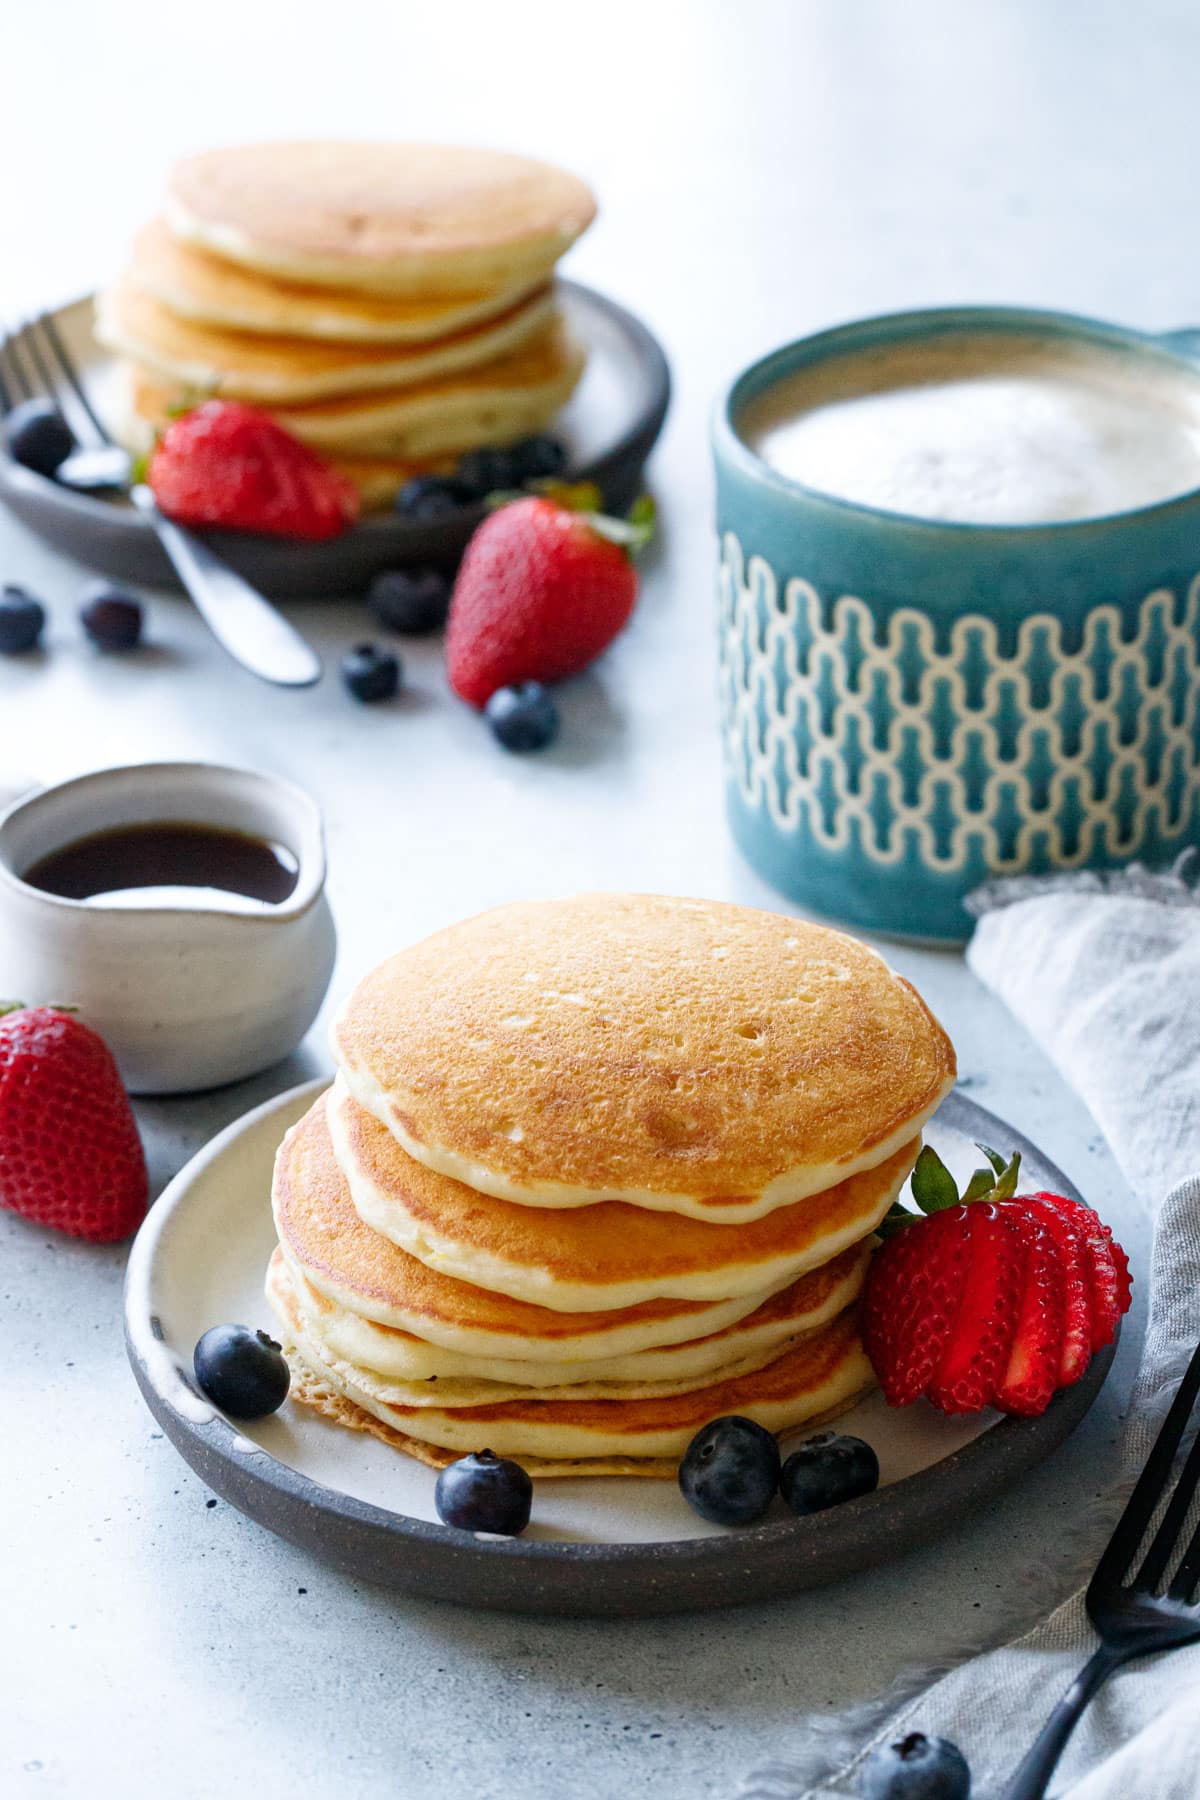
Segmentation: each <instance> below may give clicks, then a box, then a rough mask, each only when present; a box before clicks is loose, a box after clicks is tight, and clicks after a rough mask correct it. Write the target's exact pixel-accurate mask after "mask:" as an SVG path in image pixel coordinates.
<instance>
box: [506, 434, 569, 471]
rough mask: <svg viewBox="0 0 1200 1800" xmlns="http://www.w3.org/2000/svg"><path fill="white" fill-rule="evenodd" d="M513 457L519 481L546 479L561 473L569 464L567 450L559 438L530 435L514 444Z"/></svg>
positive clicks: (510, 453)
mask: <svg viewBox="0 0 1200 1800" xmlns="http://www.w3.org/2000/svg"><path fill="white" fill-rule="evenodd" d="M509 455H510V456H511V457H512V460H513V466H514V468H515V470H516V476H517V480H518V481H546V480H549V479H550V477H551V476H554V475H561V474H562V472H563V470H564V469H565V468H566V466H567V452H566V448H565V447H564V445H562V444H560V443H559V441H558V439H557V438H552V437H528V438H524V439H523V440H522V441H521V443H519V444H514V445H513V447H512V449H511V451H510V452H509Z"/></svg>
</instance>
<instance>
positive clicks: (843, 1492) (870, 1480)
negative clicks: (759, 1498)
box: [779, 1431, 879, 1513]
mask: <svg viewBox="0 0 1200 1800" xmlns="http://www.w3.org/2000/svg"><path fill="white" fill-rule="evenodd" d="M779 1486H780V1489H781V1491H782V1493H783V1497H784V1499H785V1500H786V1501H787V1503H788V1505H789V1506H790V1507H791V1509H792V1511H793V1512H794V1513H815V1512H824V1511H825V1508H826V1507H827V1506H840V1505H841V1503H842V1501H843V1500H857V1498H858V1496H859V1495H860V1494H872V1493H874V1491H875V1489H876V1488H877V1487H878V1486H879V1458H878V1457H877V1456H876V1454H875V1452H874V1451H873V1450H872V1448H871V1446H870V1444H864V1442H863V1440H862V1439H861V1438H856V1437H849V1436H847V1435H845V1434H844V1433H841V1432H837V1431H819V1432H818V1433H817V1435H816V1437H810V1438H807V1439H806V1440H805V1442H804V1443H803V1444H801V1446H800V1448H799V1449H798V1450H793V1452H792V1454H791V1455H790V1456H789V1457H788V1459H787V1461H786V1462H785V1463H784V1465H783V1470H782V1473H781V1474H780V1477H779Z"/></svg>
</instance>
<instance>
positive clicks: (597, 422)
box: [0, 281, 671, 600]
mask: <svg viewBox="0 0 1200 1800" xmlns="http://www.w3.org/2000/svg"><path fill="white" fill-rule="evenodd" d="M558 285H559V289H560V293H561V296H562V302H563V308H564V311H565V312H566V315H567V318H568V319H569V321H570V323H571V326H572V328H573V330H574V331H575V332H576V333H577V335H578V336H579V337H580V338H581V339H582V341H583V343H584V344H585V345H586V346H587V350H588V365H587V369H586V372H585V374H584V377H583V380H582V381H581V382H580V384H579V388H578V390H577V391H576V393H575V394H574V395H573V397H572V399H571V400H570V402H569V404H568V405H567V406H566V407H564V408H563V411H562V412H561V413H560V414H559V415H558V418H557V419H556V420H555V421H554V423H553V425H552V426H551V427H550V429H551V430H552V431H553V432H554V434H555V436H557V437H561V438H562V439H563V441H564V442H565V444H566V445H567V448H568V453H569V456H570V466H569V469H568V475H569V478H570V479H571V480H575V481H595V482H596V483H597V484H598V485H599V487H600V489H601V491H602V492H603V494H604V498H605V503H606V505H607V506H608V507H609V508H610V510H613V511H617V512H624V511H625V510H627V508H628V507H629V505H630V504H631V503H632V501H633V500H634V499H635V498H636V496H637V493H638V490H639V487H640V485H641V479H642V468H643V465H644V463H645V461H646V458H647V457H648V456H649V454H650V451H651V450H652V448H653V447H654V443H655V440H656V439H657V437H658V434H659V432H660V431H661V430H662V424H663V420H664V418H665V417H666V413H667V406H668V403H669V401H670V396H671V377H670V371H669V368H668V365H667V359H666V357H665V355H664V354H663V350H662V347H661V345H660V344H659V342H658V340H657V338H655V337H654V335H653V334H652V333H651V332H650V331H649V330H648V329H647V327H646V326H645V325H643V324H642V323H641V321H640V320H639V319H637V318H635V317H634V315H633V314H632V313H630V312H627V311H626V310H625V308H624V307H623V306H618V305H617V303H616V302H615V301H614V300H609V299H607V298H606V297H605V296H604V295H603V294H598V293H596V292H595V290H594V289H592V288H588V287H583V286H581V285H580V284H579V283H578V282H575V281H561V282H560V283H559V284H558ZM54 316H55V320H56V322H57V324H58V327H59V330H60V331H61V333H62V335H63V338H64V340H65V342H66V344H67V347H68V349H69V350H70V352H71V354H72V356H73V358H74V360H75V362H76V365H77V367H78V368H79V370H80V372H81V374H82V378H83V381H84V385H85V387H86V388H87V390H88V392H89V395H90V396H91V397H92V398H93V401H94V403H95V404H96V405H97V406H98V408H99V410H100V413H101V416H102V417H103V418H105V419H106V421H107V420H110V419H111V420H114V421H115V420H116V419H117V418H118V417H119V413H118V410H117V405H116V399H115V395H114V392H113V385H112V377H113V371H112V365H111V359H110V358H109V356H108V353H107V352H106V351H104V350H102V349H101V348H100V346H99V345H98V344H97V343H96V340H95V338H94V337H93V335H92V302H91V299H90V298H88V299H84V300H77V301H75V302H73V303H72V304H71V305H69V306H65V307H63V308H62V310H61V311H60V312H58V313H56V314H55V315H54ZM64 404H65V406H66V410H67V411H68V413H69V414H70V413H71V401H70V396H69V395H67V396H65V397H64ZM114 435H116V434H115V433H114ZM0 501H3V503H4V504H5V505H6V506H7V507H8V508H9V510H10V512H13V513H15V514H16V516H17V517H18V518H19V519H21V520H22V521H23V522H24V523H25V524H26V525H28V526H29V527H30V529H31V530H33V531H36V532H37V533H38V535H39V536H40V537H44V538H46V539H48V540H49V541H50V542H51V543H52V544H53V545H54V546H55V548H56V549H59V550H65V551H67V552H68V553H69V554H70V555H71V556H74V557H76V558H77V559H78V560H79V561H80V562H82V563H86V564H88V565H89V566H90V567H92V568H94V569H99V570H101V571H102V572H103V573H104V574H105V575H111V576H112V577H114V578H115V579H116V580H119V581H130V582H134V583H137V584H139V585H147V586H151V587H156V586H157V587H172V586H177V585H178V583H177V580H176V577H175V575H174V572H173V570H172V568H171V566H170V564H169V563H168V561H167V558H166V555H165V553H164V551H163V549H162V546H161V545H160V544H159V542H158V539H157V537H156V536H155V535H154V531H153V529H152V527H151V525H150V523H149V521H148V520H146V519H145V518H143V517H142V516H141V515H140V514H138V513H136V512H135V511H134V510H133V508H132V507H131V506H129V504H128V503H127V502H126V501H125V500H123V499H114V498H102V497H100V496H96V495H88V494H77V493H74V492H72V491H71V490H70V489H69V488H64V487H60V486H59V485H58V484H57V483H56V482H53V481H49V480H47V479H46V478H45V477H44V476H41V475H35V474H33V473H32V472H31V471H30V470H29V469H23V468H21V467H20V466H19V465H18V464H17V463H14V462H13V460H12V458H11V457H10V456H9V455H8V453H7V451H6V450H5V449H4V447H3V441H2V437H0ZM482 516H483V513H482V508H480V507H465V508H464V509H463V511H462V512H461V513H460V514H459V515H457V516H456V517H455V518H453V519H450V520H448V521H441V520H439V521H437V522H436V523H429V524H421V523H415V522H413V521H412V520H408V519H402V518H400V517H398V516H397V515H396V514H395V513H390V512H382V513H377V514H370V515H368V516H367V517H366V518H365V519H363V520H362V521H361V522H360V523H359V524H358V525H356V526H354V527H353V529H352V530H350V531H348V532H345V533H344V534H343V535H342V536H341V537H339V538H334V539H332V540H330V541H329V542H328V543H319V544H299V543H296V542H294V541H292V540H288V539H285V538H271V537H265V536H261V537H260V536H255V535H253V534H251V533H248V532H236V531H213V532H210V533H208V534H207V535H208V539H209V541H210V542H211V544H212V546H213V548H214V549H215V550H216V551H217V552H218V553H219V554H220V555H221V556H222V557H224V558H225V560H226V561H227V562H229V563H231V564H232V565H233V567H234V568H235V569H238V570H240V571H241V573H242V574H243V575H245V576H246V577H247V579H248V580H250V581H252V582H253V583H254V584H255V586H256V587H258V588H261V589H262V591H263V592H264V593H267V594H271V595H273V596H275V597H276V598H278V599H296V600H307V599H329V598H336V597H339V596H341V595H343V594H359V593H361V591H362V589H363V588H364V587H365V586H366V584H367V582H368V581H369V580H370V578H371V576H372V575H375V574H377V573H378V572H379V571H380V570H381V569H390V568H396V567H398V566H399V565H401V564H404V563H434V564H438V565H441V566H445V567H453V565H454V564H455V563H456V562H457V560H458V558H459V556H460V555H461V554H462V549H463V546H464V545H465V543H466V541H467V539H468V538H469V537H470V535H471V532H472V531H473V530H474V529H475V526H476V525H477V524H478V523H479V520H480V518H481V517H482Z"/></svg>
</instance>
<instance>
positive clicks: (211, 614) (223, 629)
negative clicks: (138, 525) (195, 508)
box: [130, 482, 321, 687]
mask: <svg viewBox="0 0 1200 1800" xmlns="http://www.w3.org/2000/svg"><path fill="white" fill-rule="evenodd" d="M130 498H131V499H132V501H133V504H134V505H135V506H136V507H137V509H138V511H139V512H141V513H144V514H145V516H146V517H147V518H148V519H149V520H150V523H151V524H152V525H153V526H154V529H155V531H156V532H157V533H158V537H159V542H160V543H161V544H162V547H163V549H164V550H165V551H166V553H167V555H168V556H169V557H170V559H171V561H172V563H174V565H175V570H176V573H177V574H178V576H179V579H180V580H181V581H182V583H183V585H184V587H185V588H186V589H187V591H188V593H189V594H190V595H191V597H192V599H193V601H194V602H195V604H196V609H197V611H198V612H199V613H200V614H201V616H202V618H203V619H204V621H205V623H206V624H207V626H208V628H209V630H210V631H211V632H212V634H213V636H214V637H215V638H216V639H217V642H218V643H219V644H221V645H222V646H223V647H224V648H225V649H226V650H227V651H228V652H229V654H230V656H232V657H233V658H234V660H235V661H236V662H240V663H241V665H242V667H243V668H245V669H249V670H250V672H251V674H253V675H257V676H259V677H260V678H261V679H262V680H263V681H273V682H275V683H276V684H277V685H278V686H280V687H311V686H312V684H313V682H314V681H319V680H320V678H321V659H320V657H319V656H318V655H317V653H316V651H315V650H314V649H313V647H312V645H311V644H309V643H307V642H306V641H305V639H304V638H302V637H301V636H300V633H299V632H298V631H297V630H296V629H295V628H294V627H293V626H292V625H289V623H288V621H287V620H286V619H285V618H284V616H283V614H282V613H280V612H278V611H277V610H276V608H275V607H273V606H272V605H271V603H270V601H269V600H265V599H264V598H263V596H262V595H261V594H260V593H259V591H258V589H257V588H253V587H251V585H250V583H249V582H248V581H245V580H243V578H242V576H240V575H239V574H237V573H236V571H235V570H233V569H231V568H230V567H229V565H228V563H224V562H222V561H221V559H220V557H219V556H217V555H216V554H215V553H214V552H213V551H212V550H210V549H209V547H208V545H207V544H205V543H204V542H202V540H201V539H200V538H198V537H194V536H193V535H192V533H191V532H190V531H184V530H183V529H182V528H181V527H180V526H178V525H174V524H172V523H171V521H170V519H167V518H164V517H163V515H162V513H161V512H160V511H159V510H158V507H157V505H156V504H155V500H154V495H153V494H152V493H151V492H150V489H149V488H148V487H146V486H145V485H144V483H140V482H139V483H138V485H137V486H136V487H134V488H133V489H132V490H131V492H130Z"/></svg>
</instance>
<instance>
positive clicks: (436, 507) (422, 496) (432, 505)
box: [396, 475, 477, 524]
mask: <svg viewBox="0 0 1200 1800" xmlns="http://www.w3.org/2000/svg"><path fill="white" fill-rule="evenodd" d="M476 498H477V496H476V495H475V494H474V493H473V492H472V491H471V489H470V488H468V487H467V486H466V485H465V484H464V483H463V482H461V481H455V480H454V479H453V478H451V477H450V476H447V475H414V476H413V478H412V480H411V481H406V482H405V483H404V486H403V487H402V488H401V489H400V492H399V493H398V494H397V495H396V511H397V512H398V513H400V514H401V515H402V516H403V517H404V518H406V519H416V520H419V521H421V522H422V523H424V524H431V523H432V522H433V521H434V520H435V519H451V518H453V517H454V516H455V515H456V514H457V513H460V512H461V511H462V509H463V507H464V506H470V505H472V503H473V502H474V501H475V500H476Z"/></svg>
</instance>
